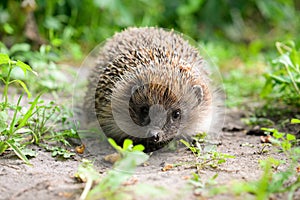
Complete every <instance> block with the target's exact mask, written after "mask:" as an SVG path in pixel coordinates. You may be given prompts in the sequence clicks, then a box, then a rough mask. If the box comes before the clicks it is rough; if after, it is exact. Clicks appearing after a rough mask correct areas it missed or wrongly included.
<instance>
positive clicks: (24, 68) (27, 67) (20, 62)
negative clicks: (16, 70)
mask: <svg viewBox="0 0 300 200" xmlns="http://www.w3.org/2000/svg"><path fill="white" fill-rule="evenodd" d="M16 66H18V67H20V68H21V69H22V70H23V72H24V74H26V72H27V71H32V69H31V67H30V66H29V65H27V64H25V63H23V62H22V61H20V60H18V61H17V63H16Z"/></svg>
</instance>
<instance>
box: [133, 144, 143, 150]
mask: <svg viewBox="0 0 300 200" xmlns="http://www.w3.org/2000/svg"><path fill="white" fill-rule="evenodd" d="M132 150H133V151H144V150H145V147H144V146H143V145H142V144H138V145H135V146H134V147H133V148H132Z"/></svg>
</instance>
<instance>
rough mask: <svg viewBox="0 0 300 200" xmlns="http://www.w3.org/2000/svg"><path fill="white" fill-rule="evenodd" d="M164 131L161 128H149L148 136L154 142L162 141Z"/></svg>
mask: <svg viewBox="0 0 300 200" xmlns="http://www.w3.org/2000/svg"><path fill="white" fill-rule="evenodd" d="M163 134H164V132H163V131H162V130H161V129H150V130H148V133H147V136H148V137H149V139H150V140H151V141H152V142H160V141H161V140H162V135H163Z"/></svg>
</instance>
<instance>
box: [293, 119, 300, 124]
mask: <svg viewBox="0 0 300 200" xmlns="http://www.w3.org/2000/svg"><path fill="white" fill-rule="evenodd" d="M291 123H292V124H300V119H292V120H291Z"/></svg>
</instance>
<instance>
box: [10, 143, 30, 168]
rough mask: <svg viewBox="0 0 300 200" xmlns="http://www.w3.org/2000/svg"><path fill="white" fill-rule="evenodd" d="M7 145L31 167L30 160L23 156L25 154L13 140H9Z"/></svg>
mask: <svg viewBox="0 0 300 200" xmlns="http://www.w3.org/2000/svg"><path fill="white" fill-rule="evenodd" d="M6 144H8V146H9V147H10V148H12V149H13V151H14V152H15V154H16V155H17V156H18V157H19V158H20V159H21V160H23V161H24V162H25V163H26V164H28V165H31V164H30V162H29V160H28V159H27V157H26V156H25V155H24V154H23V152H22V151H21V149H20V148H19V147H17V146H16V145H15V144H14V141H13V140H8V141H6Z"/></svg>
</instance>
